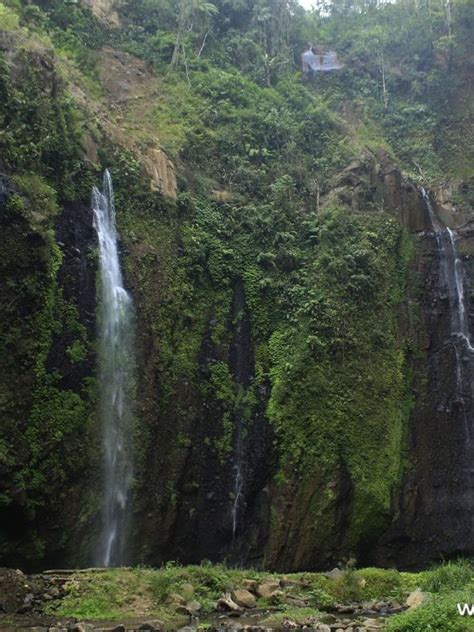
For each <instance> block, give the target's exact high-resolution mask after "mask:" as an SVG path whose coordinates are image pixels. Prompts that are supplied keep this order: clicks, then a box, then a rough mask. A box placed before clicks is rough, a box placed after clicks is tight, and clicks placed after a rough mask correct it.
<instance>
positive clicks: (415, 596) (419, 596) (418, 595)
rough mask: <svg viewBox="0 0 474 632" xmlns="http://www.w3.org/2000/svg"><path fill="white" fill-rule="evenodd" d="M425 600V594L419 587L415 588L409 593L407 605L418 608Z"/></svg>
mask: <svg viewBox="0 0 474 632" xmlns="http://www.w3.org/2000/svg"><path fill="white" fill-rule="evenodd" d="M424 600H425V596H424V594H423V593H422V592H421V590H420V589H419V588H417V589H416V590H414V591H413V592H411V593H410V594H409V595H408V597H407V600H406V605H407V606H408V607H409V608H418V606H421V604H422V603H423V602H424Z"/></svg>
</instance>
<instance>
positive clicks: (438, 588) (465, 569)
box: [420, 560, 474, 593]
mask: <svg viewBox="0 0 474 632" xmlns="http://www.w3.org/2000/svg"><path fill="white" fill-rule="evenodd" d="M473 577H474V575H473V569H472V564H471V562H470V561H468V560H456V561H449V562H445V563H444V564H441V565H439V566H436V567H435V568H433V569H431V570H430V571H426V572H425V573H424V576H423V580H422V582H421V586H420V587H421V589H422V590H424V591H427V592H433V593H440V592H448V591H450V590H460V589H461V588H463V587H464V586H466V584H469V583H470V582H471V581H472V579H473Z"/></svg>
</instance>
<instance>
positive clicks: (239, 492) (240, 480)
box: [232, 456, 244, 539]
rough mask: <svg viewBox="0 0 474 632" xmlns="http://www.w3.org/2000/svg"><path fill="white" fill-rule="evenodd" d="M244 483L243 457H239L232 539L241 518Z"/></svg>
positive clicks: (236, 470) (235, 482)
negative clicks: (240, 510)
mask: <svg viewBox="0 0 474 632" xmlns="http://www.w3.org/2000/svg"><path fill="white" fill-rule="evenodd" d="M243 485H244V477H243V474H242V463H241V457H240V456H239V457H238V461H237V463H236V464H235V465H234V502H233V504H232V539H235V536H236V535H237V526H238V518H239V508H240V501H241V499H242V488H243Z"/></svg>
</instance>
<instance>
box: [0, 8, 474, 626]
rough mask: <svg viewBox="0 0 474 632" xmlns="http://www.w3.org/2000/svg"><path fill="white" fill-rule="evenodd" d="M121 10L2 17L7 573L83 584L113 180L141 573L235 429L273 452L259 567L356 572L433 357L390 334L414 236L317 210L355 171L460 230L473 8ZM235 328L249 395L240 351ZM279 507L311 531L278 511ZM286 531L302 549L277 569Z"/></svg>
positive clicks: (326, 208)
mask: <svg viewBox="0 0 474 632" xmlns="http://www.w3.org/2000/svg"><path fill="white" fill-rule="evenodd" d="M116 10H117V16H118V22H117V23H115V22H114V23H110V22H108V21H107V20H105V21H104V20H100V19H98V18H97V17H96V15H94V14H93V13H92V12H91V10H90V9H89V8H87V7H85V6H82V5H81V4H78V3H74V2H67V1H65V0H39V1H38V2H22V1H20V0H2V2H1V3H0V35H1V38H0V167H1V170H2V172H3V173H5V174H6V175H7V176H8V181H7V180H6V179H5V180H4V179H2V180H1V181H0V206H1V215H0V224H1V229H2V237H1V248H2V256H1V258H0V275H1V278H2V279H3V280H5V282H3V283H2V285H1V288H0V298H1V301H0V304H1V307H0V328H1V329H0V331H1V335H0V409H1V416H2V422H1V425H0V479H1V483H0V516H3V519H1V520H0V559H3V561H4V562H5V563H15V564H16V563H22V564H26V565H32V566H41V565H44V564H46V563H48V564H52V563H59V562H60V561H62V560H63V559H68V560H71V561H72V562H73V563H82V562H83V561H84V560H86V559H88V555H89V553H90V548H91V546H92V545H91V542H92V540H93V537H94V530H95V529H96V527H97V525H96V522H95V516H96V514H97V507H98V505H99V504H100V498H99V496H100V494H99V491H98V488H99V486H98V483H97V481H98V479H100V474H99V472H100V463H99V461H100V454H99V450H100V448H99V444H100V442H99V439H98V434H99V431H98V429H97V420H96V415H95V408H96V400H97V394H96V383H95V370H94V363H95V343H94V341H95V325H94V322H93V321H94V316H93V312H94V306H95V287H94V278H95V270H96V256H97V253H96V245H95V242H94V238H93V236H92V235H91V234H90V232H91V228H90V224H91V221H90V218H89V220H88V219H87V212H88V206H89V195H90V189H91V186H92V184H93V183H95V182H97V180H98V177H99V174H100V173H101V172H102V170H103V169H104V168H105V167H108V168H110V170H111V172H112V176H113V179H114V183H115V186H116V194H117V207H118V209H119V214H118V222H119V227H120V231H121V237H122V251H123V258H124V266H125V273H126V278H127V283H128V285H129V287H130V288H131V290H132V293H133V294H134V297H135V301H136V306H137V312H138V316H137V327H138V333H137V337H138V342H137V344H138V349H139V359H138V364H139V368H140V375H141V377H140V379H139V384H138V392H137V401H138V405H137V431H136V444H137V446H136V459H135V460H136V470H135V476H136V481H135V491H136V497H137V505H136V506H137V509H136V518H137V523H139V522H140V518H141V517H143V516H144V515H147V516H148V519H147V520H149V522H150V523H151V525H155V527H153V526H150V527H146V530H147V529H149V530H150V531H149V532H148V531H147V535H146V536H145V537H144V538H142V539H140V538H138V541H139V542H140V544H139V545H137V551H135V554H136V558H137V560H139V561H145V562H150V561H151V562H156V561H162V560H163V559H164V558H165V557H166V553H165V552H164V550H166V545H167V542H168V541H171V540H172V535H170V534H172V531H173V529H174V528H175V527H174V526H173V525H174V524H175V522H177V523H179V522H180V521H184V518H183V514H180V511H183V512H184V511H185V510H184V507H185V509H186V513H185V515H186V516H187V517H188V518H189V520H191V519H192V520H198V518H196V517H195V516H196V515H198V514H200V513H202V512H203V507H204V506H205V505H206V502H207V501H206V494H208V493H210V492H209V489H208V488H206V486H205V485H206V484H205V483H204V482H203V481H202V480H201V478H200V472H202V471H203V469H206V467H207V466H206V463H210V465H209V466H208V467H209V471H210V472H211V473H210V474H209V476H210V477H211V478H212V477H214V478H212V481H217V480H219V481H221V482H220V483H219V485H222V486H223V487H225V484H224V483H223V482H222V481H225V480H226V477H229V476H230V474H229V471H230V470H229V471H227V470H226V469H225V468H226V467H227V468H229V463H230V462H231V459H232V454H233V451H234V447H235V420H236V418H237V417H238V418H239V420H240V422H239V423H242V425H243V428H244V442H246V444H245V445H246V450H248V451H249V453H250V452H252V451H253V450H254V449H255V442H256V439H255V438H252V437H253V435H252V428H254V427H256V426H255V424H257V422H259V423H260V421H259V420H261V419H262V418H263V420H264V423H265V424H266V426H268V433H269V434H270V439H269V445H270V449H269V450H270V451H269V452H267V453H266V454H265V455H264V458H265V460H266V461H268V471H267V470H265V471H264V472H263V473H262V472H261V471H260V470H259V471H258V473H257V474H255V480H254V481H253V483H252V485H253V486H254V487H258V486H259V485H260V487H258V489H259V490H261V489H264V488H265V489H266V486H267V485H268V486H269V487H270V488H271V498H272V507H271V509H270V510H269V518H268V520H269V523H270V526H269V527H268V529H269V532H268V535H267V539H266V545H265V549H264V558H263V559H260V560H259V563H260V564H263V565H270V566H271V565H273V566H279V565H283V566H284V565H287V566H295V565H299V566H302V567H304V566H305V564H306V562H305V557H306V558H307V559H309V560H310V562H308V564H310V565H314V564H315V562H314V556H316V555H317V554H318V552H320V551H321V550H323V549H324V547H325V546H326V545H327V547H328V549H330V550H331V552H334V550H336V552H335V555H336V556H337V555H342V554H350V553H355V554H356V555H358V554H359V552H360V551H363V550H366V548H367V546H369V545H370V544H371V543H372V542H374V541H375V540H376V539H377V537H378V536H379V535H380V534H381V533H382V532H383V530H384V529H385V528H386V527H387V525H388V524H389V523H390V520H391V514H390V511H391V499H392V494H393V492H394V490H395V489H396V487H397V485H398V483H399V481H400V479H401V476H402V472H403V469H404V468H405V467H406V466H407V463H406V458H405V450H406V442H407V433H408V420H409V414H410V410H411V409H412V406H413V398H414V394H413V391H412V387H411V379H412V375H411V369H410V359H411V358H412V357H413V355H415V354H417V353H422V351H420V349H415V348H414V343H413V341H412V340H411V339H410V337H409V335H408V334H407V331H406V330H404V329H403V325H402V324H401V320H402V319H401V318H400V313H401V311H402V310H401V305H403V304H404V303H406V297H407V295H408V289H407V288H408V286H410V287H411V288H412V290H413V292H414V293H415V294H416V291H417V290H416V288H417V282H418V280H417V278H416V272H415V271H414V270H413V266H412V265H411V263H412V260H413V256H414V246H413V241H412V237H411V235H410V234H409V233H408V231H407V230H406V228H405V227H403V226H402V225H401V223H400V222H399V221H397V213H396V212H384V211H387V208H386V206H387V200H386V199H385V198H384V196H383V195H382V196H381V197H380V196H379V197H377V196H375V195H374V196H370V195H367V196H366V197H365V198H364V201H363V204H362V206H363V207H362V208H359V210H358V212H352V213H351V212H349V211H348V208H347V206H348V205H344V204H342V203H340V202H339V201H337V200H335V199H334V198H333V197H331V192H332V191H333V190H334V189H335V188H337V187H339V188H340V189H343V188H344V186H347V183H344V181H343V180H341V173H343V172H344V170H345V169H347V168H348V167H350V166H351V165H352V167H354V168H355V169H356V170H357V169H358V168H360V169H362V165H363V164H364V159H363V158H361V156H362V157H363V156H367V155H368V156H371V157H372V158H373V159H374V161H375V163H377V164H378V163H380V162H383V161H388V162H389V163H390V164H391V165H398V166H399V167H400V168H401V169H402V170H403V171H404V172H405V174H407V176H408V177H409V178H410V179H411V180H412V181H413V182H416V183H423V184H425V185H427V186H432V187H435V186H436V185H441V184H443V183H446V182H455V183H457V184H458V185H460V186H459V187H457V188H456V193H455V197H456V199H455V202H456V204H457V205H458V206H459V208H460V210H461V211H462V212H464V213H466V214H467V213H468V212H469V207H470V204H472V201H473V200H472V197H470V195H472V193H469V190H470V189H469V184H470V183H472V178H473V171H472V169H473V155H472V151H473V150H472V143H471V142H470V139H471V138H472V103H473V101H472V76H473V71H474V61H473V57H472V33H473V30H474V6H473V4H472V2H470V0H452V1H449V0H448V1H445V0H426V1H425V0H418V1H417V2H412V1H410V0H399V1H398V2H394V3H380V2H372V1H370V0H354V1H353V2H347V1H346V2H339V1H334V2H331V3H328V6H326V7H321V10H320V11H317V10H315V11H313V12H306V11H304V10H303V9H302V8H301V7H300V6H299V5H298V3H296V2H295V1H294V0H257V1H255V2H253V1H251V0H215V1H214V2H205V1H203V0H176V1H171V0H130V1H129V2H122V3H118V4H117V7H116ZM308 41H312V42H314V43H316V44H318V45H323V46H326V47H329V48H332V49H334V50H336V51H337V53H338V55H339V57H340V59H341V61H342V62H343V64H344V67H343V69H342V70H340V71H337V72H334V73H327V74H325V75H321V76H317V77H316V78H315V79H314V81H311V82H304V81H302V79H301V73H300V71H299V64H300V54H301V52H302V50H303V48H304V46H305V44H306V43H307V42H308ZM110 49H112V50H113V51H116V52H117V53H119V54H125V53H127V54H129V55H133V56H134V57H136V58H138V59H140V60H142V61H143V62H144V64H145V68H146V72H147V73H149V75H146V77H145V81H150V82H152V81H155V79H156V81H155V83H154V84H153V86H154V88H153V92H150V93H146V95H145V99H144V100H145V101H146V103H145V104H144V105H142V101H143V98H142V101H140V102H138V101H137V102H136V103H137V105H136V107H135V105H134V101H133V95H132V98H130V97H129V95H128V96H127V97H126V98H124V99H123V102H126V105H125V106H123V103H122V102H120V101H119V99H120V98H121V95H120V86H119V87H115V90H116V91H117V92H116V93H114V92H113V91H112V94H110V90H111V89H110V87H109V86H108V85H107V83H106V81H105V77H106V73H107V68H106V69H105V71H104V68H103V64H104V63H105V64H106V63H107V60H109V59H110V58H109V57H104V50H110ZM104 59H105V62H104ZM127 59H128V58H127ZM104 72H105V74H104ZM127 80H128V79H127V78H124V82H126V81H127ZM131 81H132V86H133V79H131ZM142 96H143V95H142ZM137 98H138V97H137ZM114 99H117V101H116V103H118V104H119V105H117V106H116V105H115V102H114ZM127 99H128V101H127ZM120 107H124V110H123V112H118V113H117V112H116V110H117V111H118V110H119V109H120ZM112 128H113V129H114V130H115V132H114V134H112V133H111V132H110V129H112ZM117 130H119V132H120V134H119V133H118V132H117ZM85 138H86V139H92V140H93V143H94V144H95V145H97V147H98V152H97V157H96V160H92V161H91V160H90V159H88V160H86V159H85V149H84V147H85V141H84V139H85ZM124 139H125V140H124ZM156 139H158V141H159V145H160V147H161V148H163V149H164V150H165V152H166V154H167V155H168V156H169V157H170V158H171V159H172V160H173V162H174V163H175V165H176V170H177V178H178V193H177V199H175V200H174V199H165V198H164V197H163V196H161V195H159V194H157V193H156V192H151V191H149V180H148V179H147V177H146V175H145V174H144V171H143V168H142V164H141V158H142V156H143V155H145V154H146V152H147V151H148V149H149V147H150V146H152V145H153V144H156ZM362 172H363V173H362V176H360V178H361V180H362V182H363V184H364V185H365V186H366V187H367V188H368V189H369V190H370V187H371V186H372V183H371V182H370V177H369V176H368V175H367V173H365V172H364V171H363V169H362ZM349 206H350V205H349ZM61 218H62V219H61ZM87 222H89V224H88V225H87V226H86V224H87ZM76 224H77V226H80V228H76V229H75V228H71V226H72V225H76ZM83 224H84V225H83ZM71 235H75V236H74V237H71ZM66 238H67V239H72V240H73V241H72V242H71V243H69V242H68V243H65V241H63V239H64V240H66ZM74 239H82V242H81V243H80V244H79V243H76V242H74ZM74 248H79V250H80V251H81V253H80V255H78V254H77V253H75V251H74ZM81 271H82V272H81ZM81 275H84V276H81ZM236 288H243V294H244V297H245V300H244V304H243V305H242V304H241V305H238V301H237V300H236V299H235V297H236V296H237V295H238V293H239V290H238V289H236ZM413 288H414V289H413ZM81 297H82V298H81ZM84 297H86V298H84ZM236 305H237V307H236ZM414 311H416V310H414ZM413 318H414V319H416V318H417V314H414V315H413ZM243 319H248V320H249V322H250V323H251V327H250V334H249V339H248V340H247V341H245V343H242V344H245V347H246V349H247V352H248V357H249V358H250V360H249V362H248V367H247V369H246V375H245V377H244V378H241V377H239V375H238V371H237V370H236V369H235V367H233V365H232V353H233V352H232V349H233V348H234V346H235V345H236V344H240V343H239V342H238V341H237V342H236V341H235V336H236V334H235V332H236V330H237V328H238V327H237V325H238V323H239V322H241V321H243ZM250 349H251V352H250V351H249V350H250ZM177 393H179V397H177ZM189 464H191V465H189ZM186 467H187V468H188V470H187V471H188V472H189V475H187V474H186V476H185V475H184V474H183V471H184V469H185V468H186ZM200 468H201V469H200ZM213 468H214V469H213ZM219 468H221V470H220V469H219ZM220 471H222V477H221V474H220ZM226 471H227V474H225V472H226ZM251 474H252V472H250V474H249V477H250V476H251ZM257 479H258V480H257ZM346 479H347V480H348V481H349V483H348V486H349V488H350V497H351V500H350V502H349V503H347V508H346V510H345V511H347V515H345V517H344V529H345V533H344V536H343V537H342V541H341V539H338V537H339V536H337V534H336V533H335V532H334V529H335V526H340V523H339V522H338V520H342V518H341V516H340V509H339V505H338V494H339V489H338V485H339V484H341V485H342V483H340V481H342V480H346ZM157 481H159V484H157ZM183 481H184V482H183ZM212 481H211V483H212ZM338 481H339V482H338ZM211 483H210V484H211ZM212 484H214V483H212ZM184 488H186V490H187V491H186V493H184V492H183V489H184ZM296 489H297V490H298V491H297V492H296V491H295V490H296ZM232 493H233V492H232V490H231V489H228V488H225V489H224V491H223V497H224V498H226V499H227V500H228V502H231V501H232ZM254 493H255V492H254V490H253V488H252V489H250V488H249V490H248V494H249V500H248V503H247V504H248V507H249V511H250V506H251V505H252V502H251V500H250V496H251V494H254ZM184 496H186V500H185V501H184V500H182V497H184ZM292 496H296V498H297V501H298V502H299V503H300V510H301V515H300V514H299V513H298V512H299V509H298V508H296V509H295V508H294V507H293V509H292V515H291V516H288V515H287V514H285V513H284V512H282V511H279V510H278V509H277V508H281V506H283V505H284V504H285V503H288V498H289V497H292ZM180 508H183V509H180ZM171 514H172V517H170V516H171ZM165 516H168V518H169V519H166V520H165ZM177 516H178V517H177ZM180 516H181V517H180ZM252 519H253V518H249V521H251V520H252ZM160 521H161V522H160ZM158 523H159V524H162V525H164V526H162V527H161V526H160V530H161V532H162V533H161V535H160V536H157V535H156V534H155V531H156V529H158V527H157V526H156V525H157V524H158ZM299 523H301V524H303V525H304V529H303V530H302V531H298V528H297V527H296V526H295V525H296V524H299ZM245 528H246V527H245V524H244V525H243V526H242V529H243V532H242V537H243V538H244V539H245ZM137 529H138V532H140V528H138V527H137ZM152 532H153V533H152ZM287 532H289V533H291V535H290V536H288V537H289V540H288V541H289V542H290V544H291V542H292V541H294V542H296V541H297V540H298V541H300V542H301V548H300V549H299V553H298V554H296V553H295V557H294V558H292V559H291V561H290V560H289V559H287V560H285V561H283V562H280V560H279V557H278V555H279V551H280V549H281V546H282V544H281V543H282V541H286V540H285V538H286V533H287ZM157 537H162V538H164V540H163V541H162V542H161V541H160V544H159V547H158V549H159V552H158V553H157V552H156V551H157V549H156V546H158V545H156V542H155V541H154V540H153V538H157ZM167 538H168V539H167ZM292 539H293V540H292ZM79 543H80V544H79ZM327 543H329V544H327ZM155 545H156V546H155ZM289 546H290V545H289ZM295 546H296V545H295ZM160 547H161V548H160ZM177 548H179V547H177ZM176 550H177V549H176ZM174 551H175V549H173V553H172V554H174ZM308 551H309V552H310V553H308ZM219 555H220V553H218V552H216V551H212V552H211V553H210V554H209V557H212V556H214V557H219ZM229 555H230V558H231V559H232V554H229ZM183 556H184V558H186V556H187V554H186V552H185V553H184V554H183ZM329 557H330V555H329V554H328V559H329ZM331 559H332V558H331ZM192 561H195V560H192ZM198 561H199V560H198ZM408 629H412V628H408V627H407V630H408ZM413 629H415V628H413ZM453 629H454V628H453Z"/></svg>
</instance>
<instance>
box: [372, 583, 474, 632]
mask: <svg viewBox="0 0 474 632" xmlns="http://www.w3.org/2000/svg"><path fill="white" fill-rule="evenodd" d="M473 598H474V593H473V592H472V591H464V592H453V593H450V594H444V595H431V596H430V598H429V600H428V601H427V603H425V604H423V605H421V606H420V607H418V608H415V609H413V610H407V611H406V612H403V613H402V614H399V615H395V616H394V617H391V618H390V619H389V620H388V623H387V626H386V628H385V629H384V632H472V630H474V622H470V621H469V619H468V618H466V617H461V616H460V615H459V613H458V611H457V604H458V603H472V602H473Z"/></svg>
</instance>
